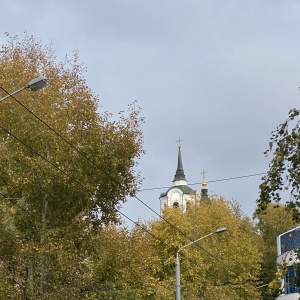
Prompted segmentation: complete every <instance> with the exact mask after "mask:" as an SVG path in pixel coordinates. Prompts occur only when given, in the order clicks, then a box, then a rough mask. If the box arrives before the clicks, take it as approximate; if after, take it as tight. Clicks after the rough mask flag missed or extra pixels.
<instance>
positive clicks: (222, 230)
mask: <svg viewBox="0 0 300 300" xmlns="http://www.w3.org/2000/svg"><path fill="white" fill-rule="evenodd" d="M226 230H227V228H226V227H221V228H218V229H217V230H215V231H213V232H211V233H209V234H207V235H205V236H203V237H201V238H199V239H197V240H195V241H193V242H191V243H189V244H187V245H184V246H182V247H181V248H179V249H178V250H177V252H176V263H175V267H176V300H180V299H181V295H180V261H179V256H178V254H179V252H180V251H181V250H182V249H184V248H186V247H187V246H190V245H192V244H195V243H196V242H198V241H200V240H203V239H205V238H207V237H208V236H210V235H213V234H215V233H221V232H224V231H226Z"/></svg>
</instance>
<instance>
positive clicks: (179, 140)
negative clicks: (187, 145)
mask: <svg viewBox="0 0 300 300" xmlns="http://www.w3.org/2000/svg"><path fill="white" fill-rule="evenodd" d="M180 142H183V140H181V139H180V137H179V139H178V141H176V143H178V148H180V147H181V143H180Z"/></svg>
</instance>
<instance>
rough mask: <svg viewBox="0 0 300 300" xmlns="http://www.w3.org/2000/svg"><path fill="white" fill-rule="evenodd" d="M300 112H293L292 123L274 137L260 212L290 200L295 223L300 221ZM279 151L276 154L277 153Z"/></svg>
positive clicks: (284, 123) (261, 190)
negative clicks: (284, 200) (283, 200)
mask: <svg viewBox="0 0 300 300" xmlns="http://www.w3.org/2000/svg"><path fill="white" fill-rule="evenodd" d="M299 113H300V111H299V110H297V109H295V108H294V109H291V110H290V112H289V116H288V119H287V120H286V121H285V122H283V123H282V124H280V125H279V126H278V127H277V129H276V130H275V131H273V133H272V137H271V139H270V143H269V149H268V150H267V151H266V152H265V154H266V155H268V154H272V155H273V156H272V159H271V162H270V165H269V167H270V168H269V171H268V172H267V174H266V175H265V176H264V177H263V178H262V180H263V182H262V184H261V185H260V199H259V200H258V201H257V202H258V209H257V211H258V212H259V211H263V210H265V209H266V208H267V204H268V203H270V202H274V203H276V204H279V203H280V201H281V200H282V198H284V199H289V200H288V201H286V202H285V205H286V206H287V207H288V208H290V209H292V211H293V219H294V220H295V221H299V217H300V215H299V205H300V199H299V191H300V176H299V171H300V147H299V146H300V130H299V129H300V127H299V126H300V123H299V122H300V121H299V120H297V118H299ZM273 149H275V150H273Z"/></svg>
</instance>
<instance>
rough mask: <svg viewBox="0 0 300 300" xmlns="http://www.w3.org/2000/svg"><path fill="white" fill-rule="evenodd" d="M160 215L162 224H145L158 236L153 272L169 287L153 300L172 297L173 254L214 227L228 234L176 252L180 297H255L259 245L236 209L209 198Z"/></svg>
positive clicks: (247, 221)
mask: <svg viewBox="0 0 300 300" xmlns="http://www.w3.org/2000/svg"><path fill="white" fill-rule="evenodd" d="M163 216H164V219H165V220H167V222H166V221H165V220H154V221H152V222H150V224H149V226H150V231H151V233H152V234H154V235H155V236H156V237H158V238H159V239H153V241H154V246H153V248H154V253H155V255H153V257H156V260H157V263H156V264H157V265H156V266H155V267H154V268H153V270H154V277H156V278H158V279H159V281H160V282H162V283H164V284H165V286H170V287H173V289H170V290H169V291H168V293H167V294H165V295H163V297H158V296H157V297H156V298H155V299H171V298H172V297H173V296H174V290H175V267H174V263H175V254H176V252H177V250H178V249H179V248H180V247H182V246H183V245H186V244H188V243H189V242H191V240H196V239H198V238H199V237H202V236H205V235H206V234H208V233H211V232H213V231H215V230H216V229H217V228H219V227H226V228H227V229H228V232H227V233H226V232H225V233H222V234H220V235H212V236H210V237H208V238H206V239H203V240H201V241H199V242H198V245H199V247H197V246H193V245H191V246H189V247H188V248H186V249H183V250H182V251H181V252H180V260H181V285H182V298H183V299H199V298H203V299H259V295H260V293H259V291H258V290H257V289H256V286H257V285H259V282H260V279H259V273H260V263H261V259H262V251H261V250H262V241H261V239H260V237H259V236H258V235H257V233H256V230H255V226H254V224H252V222H251V220H250V219H249V218H247V217H245V216H243V214H241V212H240V210H237V209H236V207H233V206H232V204H231V203H230V202H229V201H227V200H225V199H224V198H222V197H221V198H217V197H212V198H210V199H205V200H202V201H201V200H200V201H199V200H196V203H195V204H191V205H190V206H189V209H188V211H187V212H186V213H183V212H181V211H180V210H178V209H176V208H175V209H174V208H167V209H166V210H165V211H164V214H163ZM170 223H171V224H173V226H170ZM183 233H184V234H183ZM187 237H189V239H188V238H187ZM162 241H163V242H162ZM245 258H247V259H245ZM166 295H167V297H166Z"/></svg>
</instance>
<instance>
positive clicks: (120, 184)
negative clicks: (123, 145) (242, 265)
mask: <svg viewBox="0 0 300 300" xmlns="http://www.w3.org/2000/svg"><path fill="white" fill-rule="evenodd" d="M1 89H2V90H3V91H4V92H6V93H7V94H10V93H9V92H8V91H6V90H5V89H4V88H3V87H1ZM11 97H12V98H13V99H14V100H15V101H16V102H17V103H18V104H20V105H21V106H22V107H23V108H24V109H25V110H27V111H28V112H29V113H30V114H32V115H33V116H34V117H35V118H37V119H38V120H39V121H40V122H41V123H42V124H44V125H45V126H46V127H47V128H48V129H50V130H51V131H52V132H54V133H55V134H56V135H57V136H58V137H59V138H61V139H62V140H63V141H65V142H66V143H67V144H68V145H69V146H70V147H71V148H73V149H74V150H75V151H76V152H77V153H78V154H80V155H81V156H82V157H84V158H85V159H86V160H88V161H89V162H90V163H91V164H92V165H93V166H95V167H96V168H97V169H98V170H100V171H101V172H102V173H103V174H104V175H106V176H107V177H108V178H110V179H111V180H112V181H113V182H115V183H116V184H117V185H118V186H120V187H122V188H123V185H122V183H120V182H119V181H118V180H117V179H115V178H114V177H112V176H111V175H110V174H109V173H107V172H106V171H104V170H103V169H102V168H101V167H100V166H98V165H97V164H96V163H95V162H94V161H93V160H92V159H90V158H89V157H87V156H86V155H85V154H84V153H83V152H82V151H80V150H79V149H78V148H77V147H75V146H74V145H73V144H72V143H71V142H69V141H68V140H67V139H66V138H64V137H63V136H62V135H61V134H60V133H58V132H57V131H56V130H55V129H54V128H52V127H51V126H50V125H49V124H48V123H46V122H45V121H43V120H42V119H41V118H40V117H38V116H37V115H36V114H35V113H34V112H33V111H31V110H30V109H29V108H28V107H27V106H25V105H24V104H23V103H22V102H21V101H19V100H18V99H17V98H16V97H15V96H13V95H11ZM1 128H2V129H3V127H1ZM4 130H5V131H7V129H4ZM7 132H8V133H9V131H7ZM10 134H11V133H10ZM27 147H28V146H27ZM40 156H41V155H40ZM42 158H43V159H45V157H42ZM46 160H47V159H46ZM50 164H51V165H52V166H55V165H54V164H53V163H51V162H50ZM55 168H56V169H58V170H60V168H58V167H57V166H55ZM134 198H136V199H137V200H138V201H140V202H141V203H142V204H143V205H145V206H146V207H147V208H148V209H150V210H151V211H152V212H154V213H155V214H156V215H157V216H158V217H160V218H161V219H162V220H163V221H165V222H167V223H168V224H169V225H170V226H171V227H172V228H174V229H175V230H177V231H178V232H179V233H180V234H181V235H183V236H184V237H186V238H187V239H188V240H189V241H191V242H193V243H194V240H193V239H191V238H190V237H189V236H187V235H186V234H185V233H184V232H183V231H182V230H180V229H178V228H177V227H176V226H175V225H174V224H172V223H171V222H169V221H167V220H166V219H165V218H164V217H162V216H161V215H160V214H158V213H157V212H155V211H154V210H153V209H152V208H150V207H149V206H148V205H147V204H145V203H144V202H143V201H142V200H141V199H139V198H138V197H137V196H134ZM194 244H195V245H196V246H197V247H199V248H200V249H201V250H203V251H205V252H206V253H207V254H209V255H210V256H211V257H213V258H214V259H216V260H217V261H219V262H220V263H221V264H222V265H223V266H224V267H225V268H227V269H228V270H230V271H231V272H233V273H234V274H235V275H237V276H238V274H236V273H235V272H234V271H233V270H231V268H229V267H228V266H226V265H225V264H224V263H223V262H222V261H221V260H220V259H218V258H217V257H215V256H214V255H212V254H211V253H210V252H209V251H207V250H205V249H204V248H203V247H201V246H200V245H199V244H197V243H194Z"/></svg>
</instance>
